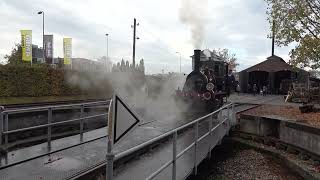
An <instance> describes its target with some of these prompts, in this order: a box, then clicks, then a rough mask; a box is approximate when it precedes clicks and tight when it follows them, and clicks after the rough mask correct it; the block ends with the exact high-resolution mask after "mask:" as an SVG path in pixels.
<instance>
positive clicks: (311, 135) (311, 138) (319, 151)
mask: <svg viewBox="0 0 320 180" xmlns="http://www.w3.org/2000/svg"><path fill="white" fill-rule="evenodd" d="M280 140H281V141H283V142H285V143H288V144H291V145H294V146H297V147H300V148H302V149H305V150H308V151H309V152H312V153H314V154H316V155H320V129H318V128H315V127H311V126H307V125H301V124H297V123H291V122H284V121H282V122H281V124H280Z"/></svg>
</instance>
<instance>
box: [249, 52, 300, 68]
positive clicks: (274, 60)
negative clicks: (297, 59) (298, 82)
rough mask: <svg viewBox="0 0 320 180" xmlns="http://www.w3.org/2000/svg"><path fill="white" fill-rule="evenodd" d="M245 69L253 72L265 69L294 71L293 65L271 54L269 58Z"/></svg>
mask: <svg viewBox="0 0 320 180" xmlns="http://www.w3.org/2000/svg"><path fill="white" fill-rule="evenodd" d="M243 71H246V72H252V71H265V72H278V71H294V69H293V67H292V66H291V65H289V64H288V63H286V62H285V61H284V60H283V59H282V58H281V57H279V56H275V55H273V56H270V57H268V58H267V60H265V61H263V62H261V63H259V64H256V65H254V66H251V67H249V68H247V69H245V70H243Z"/></svg>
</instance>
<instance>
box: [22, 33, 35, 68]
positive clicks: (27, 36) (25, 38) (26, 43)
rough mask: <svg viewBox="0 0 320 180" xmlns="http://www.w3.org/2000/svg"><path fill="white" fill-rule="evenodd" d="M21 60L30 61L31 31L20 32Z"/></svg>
mask: <svg viewBox="0 0 320 180" xmlns="http://www.w3.org/2000/svg"><path fill="white" fill-rule="evenodd" d="M20 32H21V48H22V60H23V61H29V62H31V61H32V30H21V31H20Z"/></svg>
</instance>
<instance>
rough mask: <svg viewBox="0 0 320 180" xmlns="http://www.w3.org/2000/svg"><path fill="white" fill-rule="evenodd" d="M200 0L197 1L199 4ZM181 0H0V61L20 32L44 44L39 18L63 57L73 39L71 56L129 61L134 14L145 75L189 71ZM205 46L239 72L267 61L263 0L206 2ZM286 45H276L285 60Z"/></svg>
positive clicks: (190, 49) (189, 51)
mask: <svg viewBox="0 0 320 180" xmlns="http://www.w3.org/2000/svg"><path fill="white" fill-rule="evenodd" d="M201 1H204V0H198V2H199V3H201ZM180 7H181V0H114V1H111V0H50V1H49V0H1V1H0V22H1V24H0V60H2V59H3V56H4V55H5V54H8V53H10V51H11V49H12V48H13V47H14V44H15V43H19V42H20V32H19V31H20V30H21V29H31V30H32V31H33V44H38V45H40V46H42V37H41V36H42V16H41V15H38V14H37V12H38V11H40V10H43V11H44V12H45V34H53V35H54V55H55V56H60V57H62V56H63V52H62V38H63V37H71V38H73V57H83V58H89V59H94V58H98V57H100V56H104V55H106V37H105V34H106V33H109V34H110V36H109V56H110V57H111V58H112V60H113V61H114V62H116V61H119V60H120V59H121V58H124V59H125V60H129V61H131V57H132V29H131V27H130V26H131V24H132V23H133V18H134V17H135V18H137V21H138V22H139V24H140V26H138V27H137V36H138V37H139V38H140V39H139V40H137V44H136V61H139V60H140V59H141V58H144V60H145V66H146V72H147V73H149V74H150V73H152V74H153V73H159V72H161V70H162V69H164V70H165V72H168V71H176V72H177V71H179V55H178V54H176V53H175V52H176V51H179V52H181V54H182V70H183V72H186V73H188V72H190V71H191V60H190V58H189V56H190V55H192V53H193V45H192V43H191V33H190V30H189V28H188V26H187V25H185V24H183V23H182V22H180V20H179V8H180ZM207 12H208V13H207V17H205V22H206V26H205V27H206V31H205V32H206V33H205V37H206V38H205V40H204V43H203V45H202V49H204V48H209V49H213V48H228V49H230V50H231V52H233V53H236V56H237V57H238V63H239V64H240V66H239V67H238V70H241V69H244V68H246V67H249V66H251V65H253V64H256V63H258V62H261V61H263V60H265V59H266V58H267V57H268V56H270V54H271V40H270V39H268V38H267V35H268V33H269V24H268V22H267V16H266V14H265V12H266V3H265V2H264V1H263V0H228V1H222V0H209V3H208V9H207ZM289 51H290V48H288V47H287V48H276V51H275V52H276V54H277V55H279V56H281V57H283V58H284V59H285V60H288V53H289Z"/></svg>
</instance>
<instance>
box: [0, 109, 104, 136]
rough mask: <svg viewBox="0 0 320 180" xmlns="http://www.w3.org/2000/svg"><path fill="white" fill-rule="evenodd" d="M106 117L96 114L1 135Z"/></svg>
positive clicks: (5, 132) (4, 132)
mask: <svg viewBox="0 0 320 180" xmlns="http://www.w3.org/2000/svg"><path fill="white" fill-rule="evenodd" d="M106 115H108V113H103V114H97V115H93V116H86V117H83V118H77V119H70V120H65V121H59V122H55V123H49V124H41V125H37V126H31V127H26V128H20V129H14V130H10V131H3V134H11V133H17V132H22V131H28V130H33V129H39V128H45V127H50V126H56V125H61V124H67V123H71V122H76V121H81V120H85V119H90V118H96V117H100V116H106Z"/></svg>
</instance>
